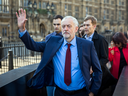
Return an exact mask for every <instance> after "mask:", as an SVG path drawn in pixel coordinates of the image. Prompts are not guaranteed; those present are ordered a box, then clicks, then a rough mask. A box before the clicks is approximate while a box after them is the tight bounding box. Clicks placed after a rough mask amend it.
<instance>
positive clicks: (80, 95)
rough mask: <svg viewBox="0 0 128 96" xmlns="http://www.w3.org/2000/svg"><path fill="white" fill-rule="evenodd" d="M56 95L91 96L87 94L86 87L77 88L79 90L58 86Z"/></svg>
mask: <svg viewBox="0 0 128 96" xmlns="http://www.w3.org/2000/svg"><path fill="white" fill-rule="evenodd" d="M54 96H89V95H88V94H87V91H86V88H83V89H80V90H77V91H65V90H63V89H60V88H59V87H56V90H55V95H54Z"/></svg>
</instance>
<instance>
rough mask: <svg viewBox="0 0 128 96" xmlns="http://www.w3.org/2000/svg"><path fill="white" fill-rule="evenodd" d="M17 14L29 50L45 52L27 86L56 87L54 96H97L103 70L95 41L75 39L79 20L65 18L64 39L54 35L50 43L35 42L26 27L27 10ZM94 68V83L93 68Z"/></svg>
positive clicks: (20, 32) (37, 87)
mask: <svg viewBox="0 0 128 96" xmlns="http://www.w3.org/2000/svg"><path fill="white" fill-rule="evenodd" d="M18 12H19V15H18V13H16V16H17V20H18V28H19V37H20V39H21V40H22V42H23V43H24V44H25V46H26V48H28V49H29V50H32V51H38V52H43V56H42V59H41V62H40V64H39V66H38V68H37V70H36V71H35V73H34V75H33V77H32V78H31V79H30V80H29V81H28V83H27V85H28V86H29V87H31V88H35V89H40V88H42V87H44V86H49V85H51V86H56V90H55V96H94V94H97V92H98V90H99V88H100V85H101V80H102V70H101V67H100V63H99V60H98V57H97V54H96V51H95V48H94V45H93V42H91V41H88V40H85V39H83V38H79V37H76V36H75V33H76V32H77V31H78V21H77V19H76V18H74V17H72V16H66V17H64V18H63V20H62V21H61V26H62V34H63V38H61V37H58V36H51V37H50V39H49V40H48V41H47V42H43V41H42V42H36V41H34V40H33V39H32V38H31V37H30V35H29V33H28V31H27V29H26V28H25V22H26V21H27V19H26V11H25V10H24V11H23V9H20V10H19V11H18ZM91 66H92V69H93V74H94V75H93V76H92V78H93V80H92V81H91V76H90V67H91Z"/></svg>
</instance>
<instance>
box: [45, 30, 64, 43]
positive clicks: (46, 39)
mask: <svg viewBox="0 0 128 96" xmlns="http://www.w3.org/2000/svg"><path fill="white" fill-rule="evenodd" d="M51 36H60V37H63V36H62V32H60V33H59V34H58V35H57V33H56V32H55V31H54V32H53V33H51V34H48V35H47V36H46V38H45V42H47V41H48V40H49V39H50V37H51Z"/></svg>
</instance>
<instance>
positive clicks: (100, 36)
mask: <svg viewBox="0 0 128 96" xmlns="http://www.w3.org/2000/svg"><path fill="white" fill-rule="evenodd" d="M95 35H96V36H97V37H98V40H105V41H106V38H105V37H104V36H103V35H101V34H99V33H97V32H96V33H95Z"/></svg>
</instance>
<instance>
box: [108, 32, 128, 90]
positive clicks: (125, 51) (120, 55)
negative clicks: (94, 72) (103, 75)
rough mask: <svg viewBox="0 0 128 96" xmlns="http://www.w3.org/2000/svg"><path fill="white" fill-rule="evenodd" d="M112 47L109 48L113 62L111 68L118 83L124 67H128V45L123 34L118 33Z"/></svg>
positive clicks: (113, 38) (114, 37)
mask: <svg viewBox="0 0 128 96" xmlns="http://www.w3.org/2000/svg"><path fill="white" fill-rule="evenodd" d="M112 41H113V42H111V43H114V45H113V44H111V47H109V58H108V59H109V61H113V64H112V67H111V70H110V72H111V74H112V75H113V76H114V77H115V78H116V80H117V81H118V79H119V76H120V74H121V71H122V69H123V67H124V66H126V65H128V43H127V39H126V37H125V36H124V34H123V33H121V32H117V33H115V34H114V36H113V37H112ZM115 86H116V84H115V85H113V87H112V92H113V91H114V89H115Z"/></svg>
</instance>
